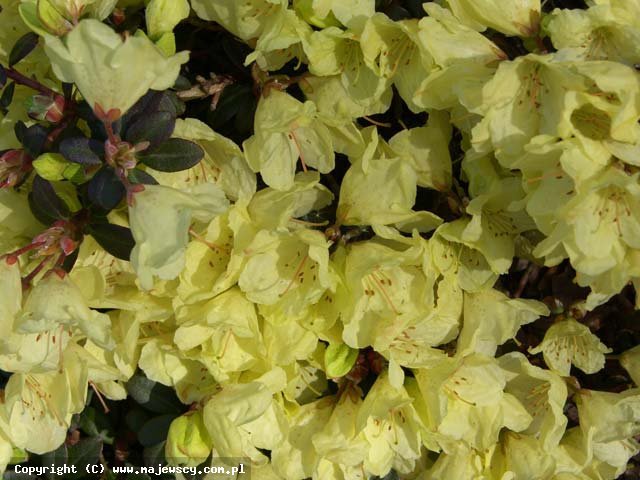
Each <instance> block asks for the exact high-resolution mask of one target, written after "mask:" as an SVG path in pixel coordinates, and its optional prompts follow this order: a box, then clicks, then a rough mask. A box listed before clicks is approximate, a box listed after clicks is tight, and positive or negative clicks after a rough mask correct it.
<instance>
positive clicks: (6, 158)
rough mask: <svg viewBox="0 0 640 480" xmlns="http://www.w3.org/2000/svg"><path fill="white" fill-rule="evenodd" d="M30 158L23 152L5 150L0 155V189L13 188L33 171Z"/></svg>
mask: <svg viewBox="0 0 640 480" xmlns="http://www.w3.org/2000/svg"><path fill="white" fill-rule="evenodd" d="M31 160H32V159H31V157H30V156H29V155H28V154H27V153H26V152H25V151H24V150H7V151H6V152H4V153H2V154H1V155H0V188H5V187H15V186H16V185H18V184H20V183H21V182H22V181H23V180H24V179H25V177H26V176H27V175H28V174H29V172H31V170H32V169H33V167H32V164H31Z"/></svg>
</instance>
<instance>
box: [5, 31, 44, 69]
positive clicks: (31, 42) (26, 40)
mask: <svg viewBox="0 0 640 480" xmlns="http://www.w3.org/2000/svg"><path fill="white" fill-rule="evenodd" d="M39 40H40V37H39V36H38V34H36V33H33V32H29V33H25V34H24V35H23V36H22V37H20V38H19V39H18V41H17V42H16V43H15V44H14V45H13V48H12V49H11V53H10V54H9V66H10V67H13V66H14V65H15V64H16V63H18V62H19V61H20V60H22V59H23V58H25V57H26V56H27V55H29V54H30V53H31V52H32V51H33V49H34V48H36V47H37V46H38V41H39Z"/></svg>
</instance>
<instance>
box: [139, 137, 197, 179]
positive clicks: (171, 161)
mask: <svg viewBox="0 0 640 480" xmlns="http://www.w3.org/2000/svg"><path fill="white" fill-rule="evenodd" d="M203 157H204V151H203V150H202V148H200V147H199V146H198V145H196V144H195V143H193V142H190V141H188V140H183V139H182V138H170V139H169V140H167V141H166V142H164V143H163V144H162V145H160V146H159V147H158V148H156V149H155V150H154V151H152V152H150V153H148V154H147V155H140V156H139V159H140V161H142V162H143V163H144V164H145V165H148V166H150V167H151V168H153V169H154V170H159V171H161V172H180V171H182V170H187V169H189V168H192V167H194V166H195V165H197V164H198V163H199V162H200V160H202V158H203Z"/></svg>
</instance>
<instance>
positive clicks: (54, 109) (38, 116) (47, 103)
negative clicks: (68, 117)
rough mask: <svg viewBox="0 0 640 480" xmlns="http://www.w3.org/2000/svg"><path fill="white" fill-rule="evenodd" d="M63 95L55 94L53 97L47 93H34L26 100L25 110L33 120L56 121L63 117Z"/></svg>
mask: <svg viewBox="0 0 640 480" xmlns="http://www.w3.org/2000/svg"><path fill="white" fill-rule="evenodd" d="M64 106H65V101H64V97H62V96H61V95H56V97H55V98H52V97H49V96H47V95H34V96H32V97H31V98H29V100H28V101H27V111H28V112H29V116H30V117H31V118H33V119H34V120H47V121H49V122H51V123H58V122H60V121H61V120H62V117H64Z"/></svg>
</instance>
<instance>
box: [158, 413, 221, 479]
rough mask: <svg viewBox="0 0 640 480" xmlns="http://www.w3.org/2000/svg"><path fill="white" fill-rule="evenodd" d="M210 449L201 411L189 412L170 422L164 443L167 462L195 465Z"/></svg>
mask: <svg viewBox="0 0 640 480" xmlns="http://www.w3.org/2000/svg"><path fill="white" fill-rule="evenodd" d="M211 449H212V442H211V438H210V437H209V432H207V428H206V427H205V425H204V420H203V417H202V412H201V411H199V410H195V411H192V412H189V413H187V414H185V415H182V416H181V417H178V418H176V419H175V420H174V421H173V422H171V426H170V427H169V433H168V435H167V443H166V444H165V457H166V459H167V461H168V462H169V463H172V464H174V465H186V466H189V467H195V466H197V465H200V464H201V463H202V462H204V461H205V460H206V459H207V457H208V456H209V454H210V453H211Z"/></svg>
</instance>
